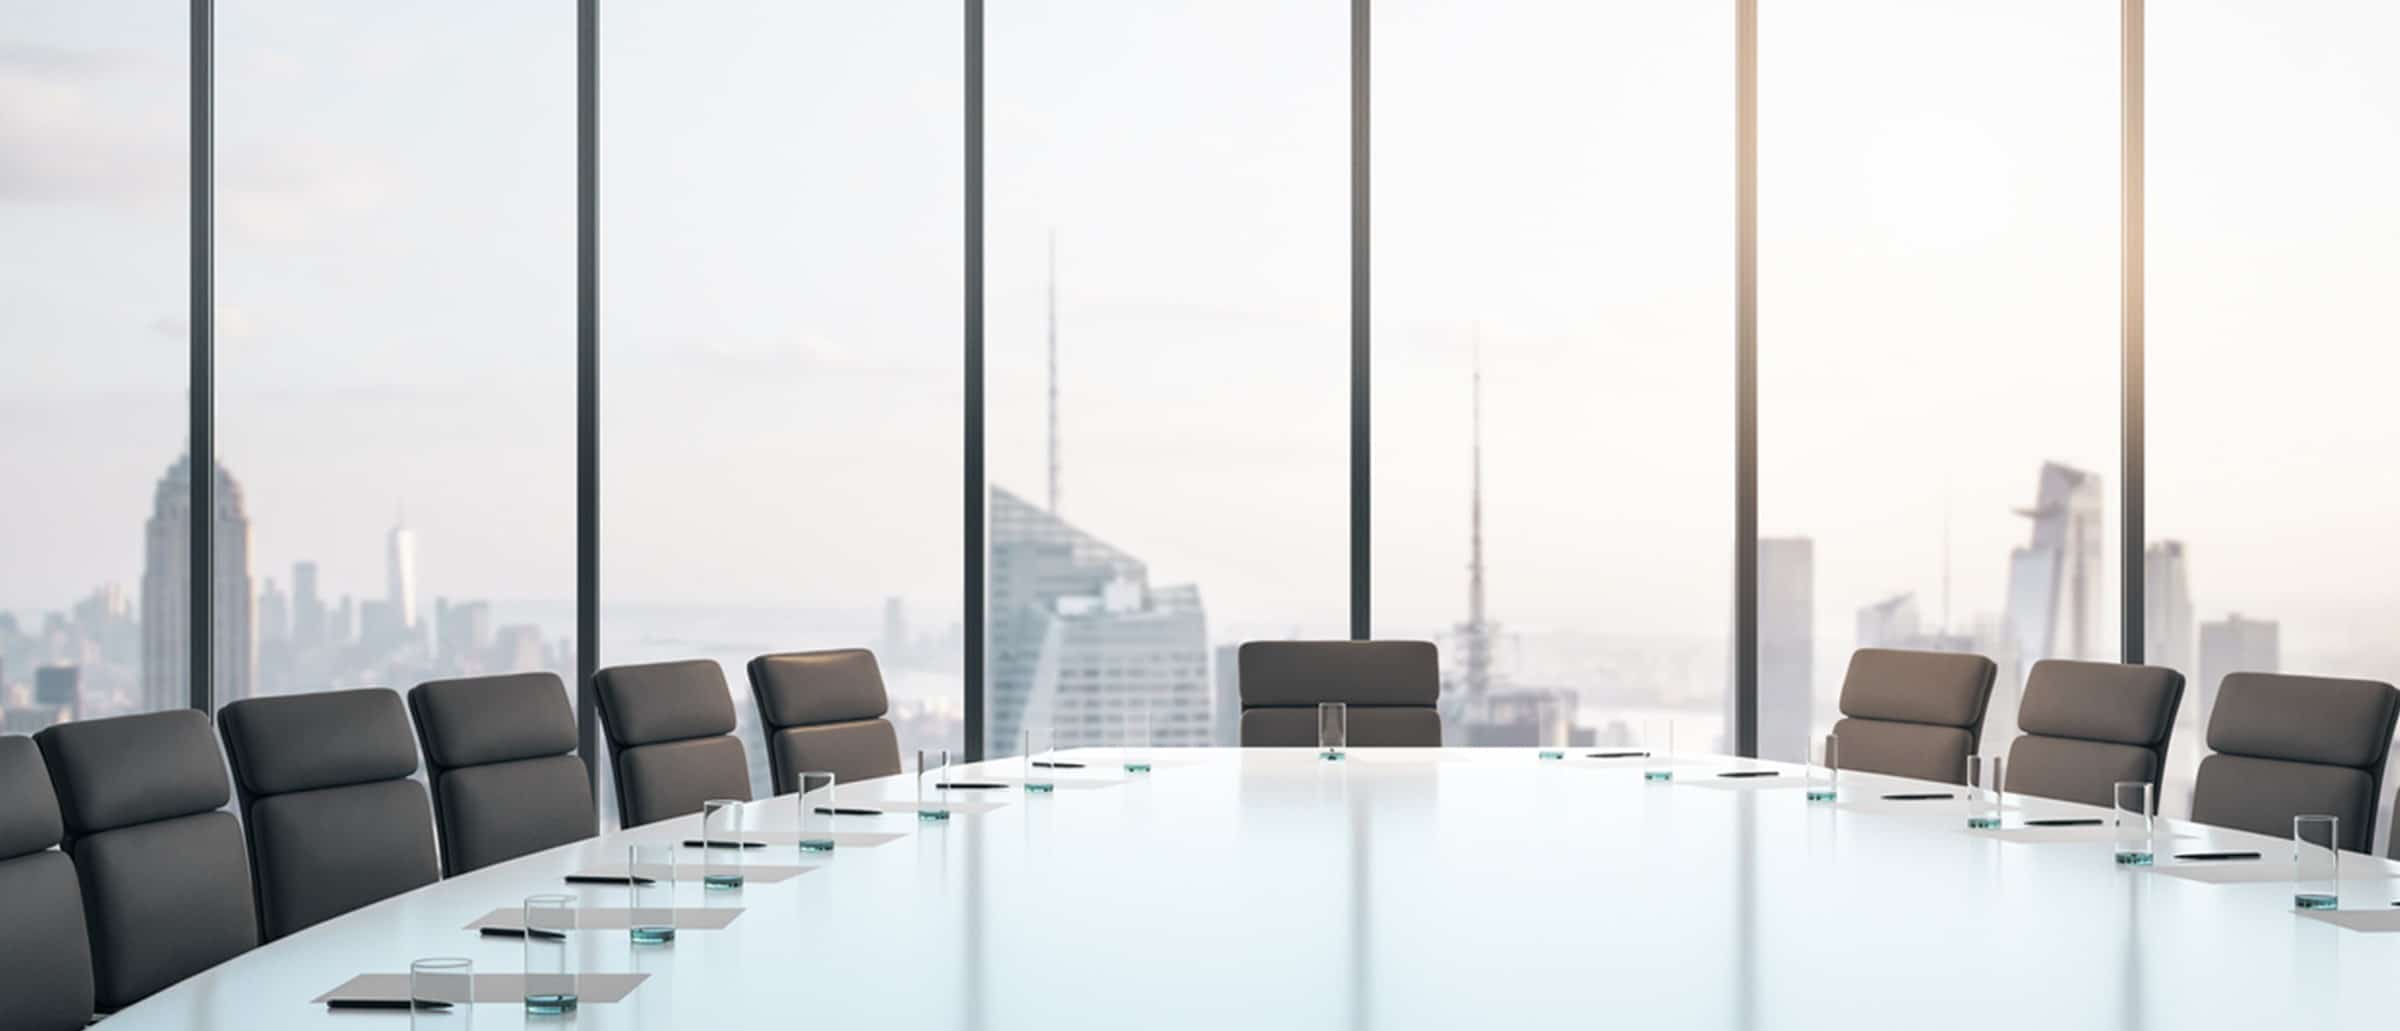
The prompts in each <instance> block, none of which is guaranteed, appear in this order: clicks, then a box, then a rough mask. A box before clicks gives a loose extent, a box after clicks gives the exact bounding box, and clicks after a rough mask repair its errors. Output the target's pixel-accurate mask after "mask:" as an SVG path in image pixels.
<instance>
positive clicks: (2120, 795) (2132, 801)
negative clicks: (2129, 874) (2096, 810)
mask: <svg viewBox="0 0 2400 1031" xmlns="http://www.w3.org/2000/svg"><path fill="white" fill-rule="evenodd" d="M2109 791H2110V794H2111V795H2112V796H2113V798H2114V801H2113V803H2112V804H2111V808H2113V809H2115V810H2116V821H2115V822H2116V825H2117V865H2118V866H2148V865H2150V864H2151V863H2152V862H2154V861H2155V860H2156V859H2157V855H2156V854H2155V852H2154V851H2153V849H2155V848H2156V847H2157V846H2156V845H2155V844H2154V840H2153V839H2154V835H2155V833H2156V827H2155V825H2154V822H2155V819H2156V818H2155V817H2154V816H2152V815H2151V806H2150V791H2151V787H2150V782H2149V781H2146V780H2120V781H2118V782H2117V783H2116V785H2115V786H2114V787H2111V788H2110V789H2109Z"/></svg>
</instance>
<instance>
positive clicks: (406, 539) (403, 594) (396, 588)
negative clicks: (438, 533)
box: [383, 520, 417, 636]
mask: <svg viewBox="0 0 2400 1031" xmlns="http://www.w3.org/2000/svg"><path fill="white" fill-rule="evenodd" d="M383 601H384V604H386V605H389V606H391V609H392V615H393V616H395V617H396V618H397V619H398V620H399V625H400V629H401V631H402V636H406V632H407V631H410V630H415V629H416V628H417V532H416V531H415V530H411V529H409V528H408V523H407V522H405V521H398V520H395V521H394V522H393V523H392V531H391V533H389V534H386V535H385V536H384V547H383Z"/></svg>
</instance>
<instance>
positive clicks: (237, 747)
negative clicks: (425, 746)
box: [217, 687, 417, 796]
mask: <svg viewBox="0 0 2400 1031" xmlns="http://www.w3.org/2000/svg"><path fill="white" fill-rule="evenodd" d="M217 727H218V729H219V730H221V731H223V732H224V735H225V755H226V757H227V758H229V759H231V760H232V761H233V775H234V776H235V777H238V778H240V779H241V783H242V789H243V790H244V791H247V792H249V793H250V794H251V795H253V796H264V795H288V794H291V793H292V792H295V791H315V790H317V789H319V788H338V787H343V786H346V785H350V784H369V783H373V782H375V781H382V780H399V779H401V778H403V777H407V776H408V775H410V774H412V773H415V772H417V745H416V739H415V737H414V736H413V735H412V734H410V733H409V728H408V712H407V710H405V709H403V708H402V707H401V705H400V694H399V692H396V691H393V690H391V689H389V688H382V687H370V688H362V689H359V690H356V691H322V692H313V693H309V694H295V695H278V696H275V697H273V698H247V699H243V700H242V701H238V702H234V703H232V704H230V705H227V706H226V707H225V708H224V709H223V710H222V711H220V712H218V713H217Z"/></svg>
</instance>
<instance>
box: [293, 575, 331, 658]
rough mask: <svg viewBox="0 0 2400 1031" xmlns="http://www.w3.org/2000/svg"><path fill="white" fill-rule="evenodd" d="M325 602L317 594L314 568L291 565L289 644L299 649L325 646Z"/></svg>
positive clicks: (321, 596)
mask: <svg viewBox="0 0 2400 1031" xmlns="http://www.w3.org/2000/svg"><path fill="white" fill-rule="evenodd" d="M325 633H326V627H325V598H324V596H323V595H320V594H318V593H317V564H316V563H314V562H294V563H292V643H293V644H295V645H297V646H298V647H300V648H302V649H309V648H315V647H317V646H319V645H322V644H324V643H325Z"/></svg>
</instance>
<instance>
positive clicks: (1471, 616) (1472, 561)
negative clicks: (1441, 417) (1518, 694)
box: [1458, 340, 1492, 719]
mask: <svg viewBox="0 0 2400 1031" xmlns="http://www.w3.org/2000/svg"><path fill="white" fill-rule="evenodd" d="M1470 383H1471V386H1470V387H1469V388H1468V390H1469V392H1470V394H1471V395H1472V398H1473V400H1472V402H1471V406H1470V411H1471V412H1472V414H1471V415H1470V416H1469V417H1468V447H1467V454H1468V456H1469V457H1468V469H1469V473H1468V481H1467V482H1468V488H1467V621H1466V622H1464V623H1461V624H1459V626H1458V650H1459V653H1460V658H1461V660H1462V663H1461V664H1462V665H1463V666H1464V667H1465V674H1466V675H1465V677H1464V678H1463V679H1464V681H1465V687H1466V697H1465V698H1464V699H1462V701H1463V702H1464V703H1465V705H1466V707H1467V708H1468V711H1469V712H1470V713H1472V712H1473V711H1474V709H1475V707H1476V706H1477V705H1478V704H1479V703H1480V701H1481V699H1482V698H1483V696H1484V695H1485V693H1487V692H1489V691H1490V690H1491V689H1492V624H1491V621H1490V620H1489V619H1488V618H1486V616H1485V613H1484V609H1483V344H1482V342H1481V341H1480V340H1478V341H1477V342H1476V344H1475V357H1474V371H1473V373H1472V374H1471V378H1470ZM1470 718H1471V719H1472V718H1474V717H1472V716H1471V717H1470Z"/></svg>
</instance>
